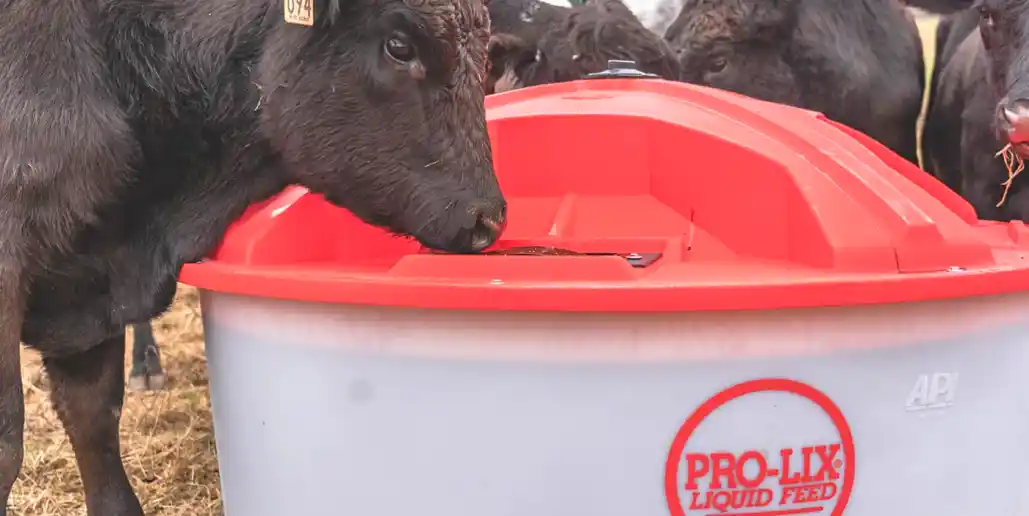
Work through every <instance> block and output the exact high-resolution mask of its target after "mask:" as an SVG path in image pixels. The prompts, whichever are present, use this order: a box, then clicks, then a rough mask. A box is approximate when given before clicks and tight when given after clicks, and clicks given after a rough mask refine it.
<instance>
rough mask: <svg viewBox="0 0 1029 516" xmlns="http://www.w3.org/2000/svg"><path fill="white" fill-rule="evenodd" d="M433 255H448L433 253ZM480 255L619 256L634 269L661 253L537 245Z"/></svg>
mask: <svg viewBox="0 0 1029 516" xmlns="http://www.w3.org/2000/svg"><path fill="white" fill-rule="evenodd" d="M433 254H449V253H445V252H441V251H434V252H433ZM482 254H484V255H493V256H497V255H500V256H619V257H621V258H623V259H625V261H627V262H629V265H631V266H633V267H636V268H642V267H646V266H648V265H650V264H652V263H654V262H656V261H657V260H658V259H659V258H661V253H585V252H580V251H573V250H571V249H563V248H560V247H550V246H538V245H532V246H521V247H509V248H505V249H494V250H492V251H485V252H483V253H482Z"/></svg>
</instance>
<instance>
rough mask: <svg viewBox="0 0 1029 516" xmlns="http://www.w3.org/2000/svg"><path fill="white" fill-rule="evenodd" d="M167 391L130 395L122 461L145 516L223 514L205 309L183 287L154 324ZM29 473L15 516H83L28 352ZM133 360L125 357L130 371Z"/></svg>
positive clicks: (78, 486)
mask: <svg viewBox="0 0 1029 516" xmlns="http://www.w3.org/2000/svg"><path fill="white" fill-rule="evenodd" d="M154 332H155V333H156V335H157V340H158V342H160V344H161V351H162V353H163V354H164V355H163V359H164V365H165V368H166V370H167V373H168V381H169V386H168V389H167V390H165V391H163V392H158V393H126V398H125V408H124V410H123V412H122V423H121V435H122V457H123V459H124V461H125V465H126V468H127V469H128V473H129V477H130V478H131V480H132V485H133V487H135V489H136V492H137V493H138V494H139V497H140V501H142V502H143V510H144V511H145V512H146V514H147V515H148V516H150V515H153V516H207V515H218V514H221V501H220V496H219V490H218V462H217V459H216V458H215V450H214V433H213V431H212V424H211V409H210V404H209V402H208V396H207V394H208V393H207V368H206V361H205V359H204V336H203V330H202V328H201V322H200V303H199V300H198V298H197V294H196V291H195V290H194V289H192V288H190V287H187V286H184V285H182V286H180V288H179V294H178V296H177V297H176V300H175V304H174V305H173V306H172V308H171V310H170V311H169V312H168V313H166V314H165V315H164V316H162V317H161V318H160V319H158V320H156V321H154ZM22 360H23V364H24V365H23V368H22V369H23V374H22V376H23V378H24V381H25V405H26V407H25V411H26V420H27V421H26V428H25V433H26V435H25V465H24V467H23V469H22V474H21V477H20V478H19V479H18V484H17V485H16V486H15V491H14V493H13V494H12V497H11V500H10V504H11V509H13V513H14V514H15V515H16V516H80V515H81V516H84V515H85V513H86V511H85V509H84V508H83V500H82V483H81V480H80V479H79V474H78V471H77V470H76V469H75V457H74V455H73V454H72V450H71V445H70V444H69V443H68V439H67V438H66V437H65V435H64V430H63V429H62V427H61V423H60V421H58V419H57V416H56V414H55V413H54V412H53V410H52V409H51V408H50V400H49V396H48V394H47V393H48V389H47V386H46V383H47V380H46V377H45V375H44V374H43V370H42V367H41V365H40V362H39V356H38V355H37V354H36V353H34V352H31V351H29V352H23V353H22ZM128 360H129V358H128V357H126V364H128Z"/></svg>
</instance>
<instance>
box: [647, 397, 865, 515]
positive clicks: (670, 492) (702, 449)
mask: <svg viewBox="0 0 1029 516" xmlns="http://www.w3.org/2000/svg"><path fill="white" fill-rule="evenodd" d="M751 395H753V396H751ZM744 397H747V398H749V399H748V400H747V401H748V403H739V401H742V399H743V398H744ZM784 398H786V399H784ZM734 400H739V401H737V403H734V404H733V406H732V407H729V408H726V407H725V406H726V405H727V404H729V403H730V402H733V401H734ZM787 402H788V403H787ZM784 405H791V406H789V407H784ZM730 409H731V410H730ZM769 414H774V415H776V416H778V417H780V418H783V419H780V420H778V421H776V422H775V424H771V425H769V424H764V425H762V424H761V421H760V419H762V418H767V417H768V416H769ZM829 434H831V435H829ZM819 439H821V441H820V442H819ZM713 443H718V444H716V445H713ZM770 443H773V444H774V446H768V445H769V444H770ZM712 446H717V448H716V449H711V447H712ZM853 483H854V442H853V437H852V435H851V431H850V427H849V426H848V424H847V421H846V419H845V418H844V417H843V413H842V412H841V411H840V410H839V408H838V407H837V406H836V404H835V403H833V402H832V400H830V399H829V398H828V397H827V396H826V395H825V394H823V393H821V392H819V391H818V390H817V389H815V388H813V387H811V386H809V385H806V384H803V383H800V382H796V381H793V380H786V379H779V378H772V379H763V380H754V381H750V382H745V383H742V384H739V385H735V386H733V387H730V388H728V389H726V390H724V391H722V392H720V393H718V394H716V395H715V396H713V397H712V398H711V399H709V400H707V401H706V402H704V403H703V404H702V405H701V406H700V407H699V408H698V409H697V410H696V411H695V412H694V413H693V414H692V415H691V416H690V417H689V418H688V419H687V420H686V422H685V423H683V425H682V427H681V428H680V429H679V432H678V434H677V435H676V437H675V440H674V441H673V443H672V449H671V450H670V452H669V455H668V461H667V463H666V465H665V494H666V497H667V500H668V508H669V510H670V512H671V514H672V516H695V515H696V516H759V515H764V516H772V515H775V516H787V515H795V514H812V515H819V514H821V515H825V516H840V515H842V514H843V510H844V508H845V507H846V505H847V502H848V501H849V499H850V491H851V488H852V486H853Z"/></svg>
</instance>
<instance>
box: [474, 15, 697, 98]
mask: <svg viewBox="0 0 1029 516" xmlns="http://www.w3.org/2000/svg"><path fill="white" fill-rule="evenodd" d="M541 32H542V33H541V35H540V36H539V37H538V39H534V40H533V39H530V38H525V37H520V36H517V35H511V34H496V35H494V37H493V38H492V39H491V41H490V51H489V55H490V63H491V65H492V70H491V79H492V80H494V81H495V84H496V86H495V89H494V91H497V92H499V91H504V90H506V89H513V88H516V87H521V86H533V85H538V84H547V83H553V82H564V81H572V80H577V79H581V78H582V77H583V76H585V75H586V74H589V73H594V72H599V71H602V70H605V69H607V62H608V60H611V59H621V60H630V61H635V62H636V64H637V66H638V67H639V69H640V70H642V71H644V72H649V73H653V74H657V75H659V76H661V77H664V78H666V79H671V80H676V79H678V76H679V64H678V62H677V60H676V57H675V53H674V52H673V51H672V49H671V47H669V46H668V44H666V43H665V42H664V41H662V40H661V38H659V37H658V36H657V35H655V34H654V33H653V32H651V31H650V30H648V29H647V28H645V27H644V26H643V24H641V23H640V21H639V20H638V19H637V18H636V16H635V15H634V14H633V13H632V11H630V10H629V9H628V8H627V7H626V6H625V5H624V4H623V3H622V2H621V1H620V0H587V1H586V2H585V3H583V4H581V5H577V6H575V7H573V8H571V9H567V10H566V11H565V13H564V16H562V17H561V18H560V19H558V20H556V21H554V22H552V23H550V24H549V26H548V27H547V28H546V29H545V30H543V31H541Z"/></svg>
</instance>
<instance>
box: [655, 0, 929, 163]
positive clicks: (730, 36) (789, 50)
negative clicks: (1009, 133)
mask: <svg viewBox="0 0 1029 516" xmlns="http://www.w3.org/2000/svg"><path fill="white" fill-rule="evenodd" d="M665 39H666V40H667V41H668V42H669V43H670V44H671V45H672V46H673V47H674V48H676V49H677V50H678V51H680V52H681V54H680V56H681V63H682V76H681V77H682V80H684V81H687V82H691V83H696V84H703V85H707V86H713V87H716V88H721V89H726V90H730V91H735V92H738V93H742V94H744V95H748V96H751V97H756V98H759V99H764V100H769V101H773V102H780V103H783V104H790V105H794V106H799V107H803V108H807V109H813V110H816V111H820V112H822V113H824V114H825V115H826V116H827V117H829V118H831V119H834V120H837V121H839V122H842V123H844V124H846V125H849V126H851V127H853V128H855V129H857V130H859V131H861V132H864V133H866V134H868V135H869V136H871V137H873V138H875V139H877V140H879V141H880V142H882V143H883V144H885V145H887V146H888V147H890V148H891V149H893V150H894V151H895V152H897V153H898V154H900V155H901V156H904V157H905V158H907V159H908V160H910V161H912V162H913V163H918V157H917V156H918V154H917V139H916V127H915V126H916V122H917V120H918V116H919V113H920V111H921V104H922V102H921V101H922V92H923V89H924V86H925V77H924V74H925V69H924V66H923V63H922V44H921V40H920V39H919V36H918V31H917V27H916V25H915V23H914V20H913V19H912V17H911V15H910V14H909V13H907V12H906V10H905V9H904V8H903V7H901V6H900V5H899V4H897V3H895V2H894V1H893V0H821V1H817V2H807V1H802V0H774V1H772V0H762V1H754V0H688V1H687V2H685V4H684V5H683V8H682V11H681V12H680V13H679V15H678V18H677V19H676V20H675V22H674V23H673V24H672V25H671V26H670V27H669V28H668V30H667V32H666V33H665Z"/></svg>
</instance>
